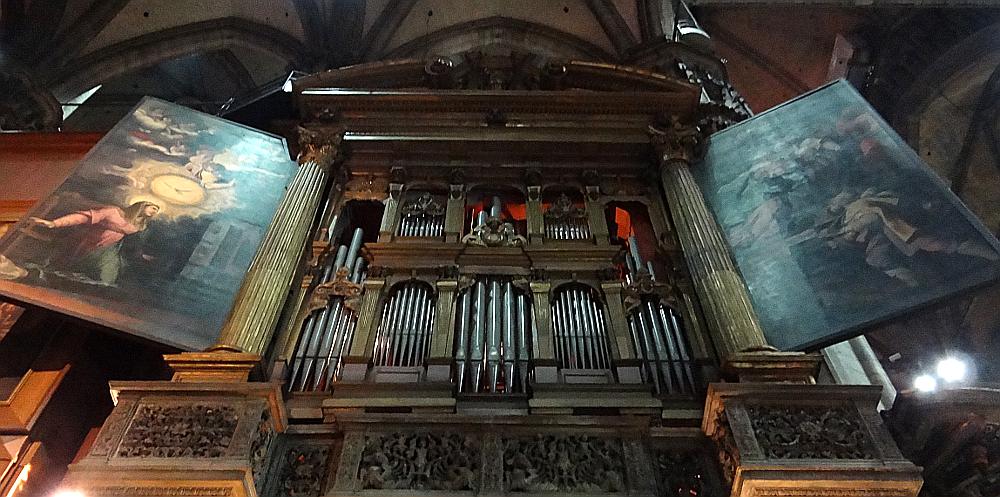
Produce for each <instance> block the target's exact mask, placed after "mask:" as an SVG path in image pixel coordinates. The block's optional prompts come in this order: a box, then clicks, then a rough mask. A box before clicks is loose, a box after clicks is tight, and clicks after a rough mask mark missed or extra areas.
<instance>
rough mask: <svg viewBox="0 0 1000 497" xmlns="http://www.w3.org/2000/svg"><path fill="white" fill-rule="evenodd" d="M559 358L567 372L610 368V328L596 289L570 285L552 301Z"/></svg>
mask: <svg viewBox="0 0 1000 497" xmlns="http://www.w3.org/2000/svg"><path fill="white" fill-rule="evenodd" d="M552 322H553V325H554V326H553V327H554V329H555V342H556V358H557V359H558V361H559V364H560V366H561V367H563V368H567V369H610V368H611V355H610V353H609V348H608V333H607V326H606V324H605V321H604V310H603V308H602V306H601V301H600V297H599V296H598V295H597V291H596V290H594V289H593V288H591V287H589V286H586V285H582V284H567V285H564V286H563V287H560V288H559V289H557V290H556V293H555V299H553V301H552Z"/></svg>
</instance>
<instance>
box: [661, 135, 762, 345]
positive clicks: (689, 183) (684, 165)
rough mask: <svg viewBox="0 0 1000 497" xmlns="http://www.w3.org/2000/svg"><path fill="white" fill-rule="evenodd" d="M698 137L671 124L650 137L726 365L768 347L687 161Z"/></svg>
mask: <svg viewBox="0 0 1000 497" xmlns="http://www.w3.org/2000/svg"><path fill="white" fill-rule="evenodd" d="M697 137H698V131H697V128H694V127H691V126H683V125H680V124H679V123H677V122H676V121H675V122H674V125H673V126H672V127H671V128H670V129H668V130H667V131H666V132H665V133H662V134H661V133H657V134H653V135H652V138H653V140H652V141H653V145H654V146H655V147H656V151H657V154H658V156H659V164H658V166H659V169H660V177H661V180H662V182H663V190H664V192H665V193H666V197H667V204H668V207H669V210H670V215H671V217H672V218H673V221H674V226H675V227H676V229H677V234H678V237H679V238H680V242H681V246H682V248H683V250H684V258H685V259H686V261H687V264H688V266H689V268H690V270H691V276H692V279H693V280H694V284H695V289H696V290H697V292H698V296H699V298H700V300H701V302H702V307H703V309H704V311H705V317H706V319H707V320H708V327H709V332H710V333H711V335H712V338H713V342H714V343H715V347H716V350H718V352H719V356H720V358H721V359H722V360H723V361H724V362H726V361H728V360H729V358H730V357H731V356H733V355H734V354H737V353H739V352H745V351H753V350H765V349H768V348H769V347H768V345H767V341H766V340H765V338H764V332H763V330H762V329H761V327H760V323H759V322H758V320H757V313H756V312H755V311H754V309H753V306H752V304H751V303H750V295H749V293H748V292H747V288H746V284H745V283H744V281H743V278H742V277H741V276H740V274H739V273H738V272H737V270H736V266H735V265H734V263H733V261H732V259H731V258H730V255H729V249H728V246H727V244H726V242H725V240H724V239H723V235H722V231H721V229H720V228H719V226H718V224H716V222H715V218H714V217H713V216H712V213H711V212H710V211H709V210H708V206H707V205H706V204H705V199H704V197H703V196H702V194H701V190H700V189H699V188H698V185H697V184H696V183H695V180H694V176H693V175H692V174H691V170H690V161H691V158H692V156H693V153H694V148H695V146H696V145H697ZM772 350H773V349H772Z"/></svg>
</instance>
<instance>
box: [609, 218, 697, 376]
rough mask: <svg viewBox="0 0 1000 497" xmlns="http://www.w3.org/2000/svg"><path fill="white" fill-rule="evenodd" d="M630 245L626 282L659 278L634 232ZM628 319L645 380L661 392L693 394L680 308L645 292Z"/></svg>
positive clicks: (688, 356)
mask: <svg viewBox="0 0 1000 497" xmlns="http://www.w3.org/2000/svg"><path fill="white" fill-rule="evenodd" d="M628 248H629V252H628V254H627V255H626V257H625V262H626V267H627V270H628V273H627V274H626V277H625V279H626V282H628V283H631V282H632V281H633V280H635V279H637V278H640V277H642V276H645V275H648V276H649V277H650V278H652V279H653V281H656V273H655V271H654V270H653V265H652V263H651V262H650V261H643V260H642V257H641V256H640V255H639V250H638V244H637V242H636V239H635V236H630V237H629V239H628ZM626 319H627V320H628V327H629V332H630V334H631V336H632V345H633V346H634V347H635V351H636V355H637V356H638V357H639V358H640V359H642V360H643V363H644V364H645V371H644V375H645V380H646V382H647V383H652V384H653V386H654V388H655V389H656V392H657V393H660V394H667V395H684V394H693V393H694V392H695V386H696V385H697V383H696V379H695V375H694V369H693V364H692V361H691V355H690V352H689V348H688V345H687V340H686V339H685V337H684V330H683V328H682V327H681V320H680V316H679V315H678V313H677V311H676V310H674V309H673V308H671V307H669V306H667V305H665V304H664V303H663V302H662V301H661V299H660V297H659V296H658V295H655V294H650V295H643V296H642V300H641V302H640V303H639V305H638V306H637V307H636V308H635V309H633V310H632V311H631V312H630V313H629V314H628V316H627V318H626Z"/></svg>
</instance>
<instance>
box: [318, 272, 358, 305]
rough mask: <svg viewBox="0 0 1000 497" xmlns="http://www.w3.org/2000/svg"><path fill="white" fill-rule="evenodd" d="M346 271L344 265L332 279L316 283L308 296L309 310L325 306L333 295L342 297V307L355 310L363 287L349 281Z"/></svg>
mask: <svg viewBox="0 0 1000 497" xmlns="http://www.w3.org/2000/svg"><path fill="white" fill-rule="evenodd" d="M348 273H349V271H348V269H347V267H346V266H344V267H340V268H338V269H337V273H336V274H335V275H334V277H333V279H332V280H330V281H327V282H326V283H321V284H319V285H316V288H314V289H313V291H312V295H311V296H310V298H309V312H313V311H316V310H319V309H322V308H324V307H326V306H327V304H329V302H330V299H332V298H334V297H343V298H344V307H347V308H348V309H350V310H352V311H355V312H357V310H358V306H359V305H360V304H361V294H363V293H364V291H365V287H364V286H363V285H360V284H358V283H355V282H353V281H351V279H350V275H349V274H348Z"/></svg>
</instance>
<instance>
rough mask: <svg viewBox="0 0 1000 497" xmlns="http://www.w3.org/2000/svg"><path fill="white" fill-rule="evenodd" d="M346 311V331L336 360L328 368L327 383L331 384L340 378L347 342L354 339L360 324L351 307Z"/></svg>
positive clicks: (342, 334)
mask: <svg viewBox="0 0 1000 497" xmlns="http://www.w3.org/2000/svg"><path fill="white" fill-rule="evenodd" d="M346 312H347V319H346V321H345V323H344V332H343V333H341V336H342V338H341V340H340V344H339V346H338V348H337V354H336V360H335V361H334V362H332V363H331V364H330V366H329V368H328V373H327V377H326V384H327V385H330V384H331V382H333V380H335V379H338V378H340V370H341V368H342V366H343V364H344V351H345V350H346V349H347V344H349V343H351V342H352V341H353V340H354V330H355V328H357V326H358V319H357V315H356V314H355V313H354V312H353V311H351V310H350V309H348V310H347V311H346ZM327 388H329V387H327Z"/></svg>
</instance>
